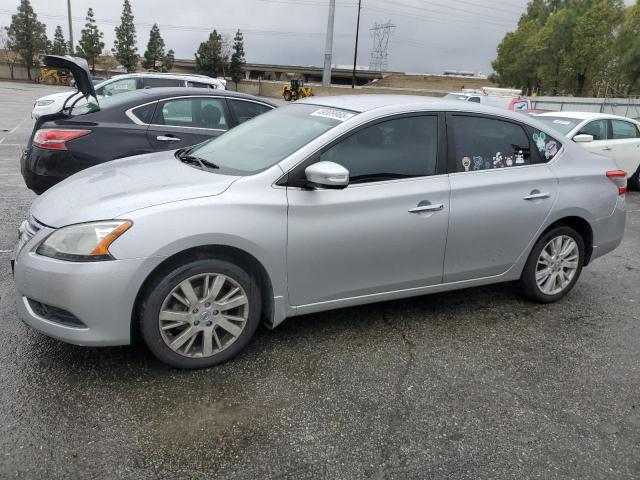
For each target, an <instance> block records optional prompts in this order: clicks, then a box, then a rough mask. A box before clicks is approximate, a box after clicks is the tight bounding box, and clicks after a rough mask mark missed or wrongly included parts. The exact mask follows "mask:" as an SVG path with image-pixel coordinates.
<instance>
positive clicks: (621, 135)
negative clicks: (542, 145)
mask: <svg viewBox="0 0 640 480" xmlns="http://www.w3.org/2000/svg"><path fill="white" fill-rule="evenodd" d="M536 119H537V120H539V121H541V122H542V123H546V124H547V125H549V126H550V127H551V128H553V129H554V130H556V131H558V132H560V133H562V134H564V135H565V136H566V137H568V138H570V139H572V140H573V141H574V142H576V143H579V144H580V145H581V146H582V147H583V148H584V149H585V150H588V151H590V152H593V153H598V154H600V155H606V156H607V157H611V158H612V159H613V160H614V161H615V162H616V164H617V165H618V167H619V168H620V169H621V170H624V171H625V172H627V177H628V182H629V188H630V189H632V190H640V179H639V177H640V122H637V121H636V120H632V119H630V118H626V117H619V116H617V115H606V114H603V113H593V112H548V113H542V114H540V115H537V116H536Z"/></svg>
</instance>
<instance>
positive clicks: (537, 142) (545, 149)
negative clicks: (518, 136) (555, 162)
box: [531, 128, 562, 163]
mask: <svg viewBox="0 0 640 480" xmlns="http://www.w3.org/2000/svg"><path fill="white" fill-rule="evenodd" d="M531 136H532V140H533V145H534V148H535V149H536V150H537V151H538V153H539V154H540V159H541V160H542V162H543V163H544V162H549V161H550V160H552V159H553V158H554V157H555V156H556V155H557V154H558V152H559V151H560V149H561V148H562V144H561V143H560V142H559V141H558V140H556V139H555V138H553V137H552V136H551V135H549V134H548V133H545V132H541V131H540V130H536V129H535V128H534V129H533V131H532V135H531Z"/></svg>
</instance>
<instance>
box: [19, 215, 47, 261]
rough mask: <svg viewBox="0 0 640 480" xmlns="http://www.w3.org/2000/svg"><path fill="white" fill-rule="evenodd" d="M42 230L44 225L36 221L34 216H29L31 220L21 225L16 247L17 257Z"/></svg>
mask: <svg viewBox="0 0 640 480" xmlns="http://www.w3.org/2000/svg"><path fill="white" fill-rule="evenodd" d="M41 228H42V224H41V223H40V222H38V220H36V219H35V218H34V217H33V215H29V219H28V220H25V221H24V222H22V225H20V236H19V237H18V245H17V246H16V255H17V254H19V253H20V250H22V248H23V247H24V246H25V245H26V244H27V243H28V242H29V241H30V240H31V239H32V238H33V237H35V236H36V234H37V233H38V232H39V231H40V229H41Z"/></svg>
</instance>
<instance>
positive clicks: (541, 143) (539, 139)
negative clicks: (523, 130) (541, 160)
mask: <svg viewBox="0 0 640 480" xmlns="http://www.w3.org/2000/svg"><path fill="white" fill-rule="evenodd" d="M533 141H534V142H536V147H538V150H539V151H540V152H541V153H544V152H545V150H546V148H547V136H546V135H545V133H544V132H539V133H534V134H533Z"/></svg>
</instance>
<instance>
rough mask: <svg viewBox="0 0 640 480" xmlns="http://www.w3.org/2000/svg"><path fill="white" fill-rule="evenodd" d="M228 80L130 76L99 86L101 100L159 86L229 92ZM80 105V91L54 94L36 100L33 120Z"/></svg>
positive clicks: (154, 74)
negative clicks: (74, 104)
mask: <svg viewBox="0 0 640 480" xmlns="http://www.w3.org/2000/svg"><path fill="white" fill-rule="evenodd" d="M226 86H227V81H226V80H224V79H222V78H212V77H207V76H206V75H195V74H194V75H191V74H175V73H127V74H124V75H116V76H115V77H113V78H111V79H109V80H106V81H104V82H101V83H98V84H97V85H96V86H95V90H96V94H97V98H98V100H99V99H100V98H104V97H111V96H113V95H117V94H119V93H124V92H130V91H132V90H139V89H141V88H158V87H196V88H209V89H214V90H225V89H226ZM76 100H77V101H78V103H76V106H78V105H79V104H80V103H82V102H85V101H86V100H85V99H84V98H83V97H82V95H80V94H79V93H78V91H77V90H74V91H65V92H59V93H53V94H51V95H47V96H45V97H41V98H39V99H38V100H36V103H35V104H34V106H33V111H32V112H31V117H32V118H34V119H36V120H37V119H38V118H39V117H41V116H42V115H50V114H53V113H58V112H60V111H61V110H62V109H63V108H66V107H70V106H71V105H73V103H74V102H75V101H76Z"/></svg>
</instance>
